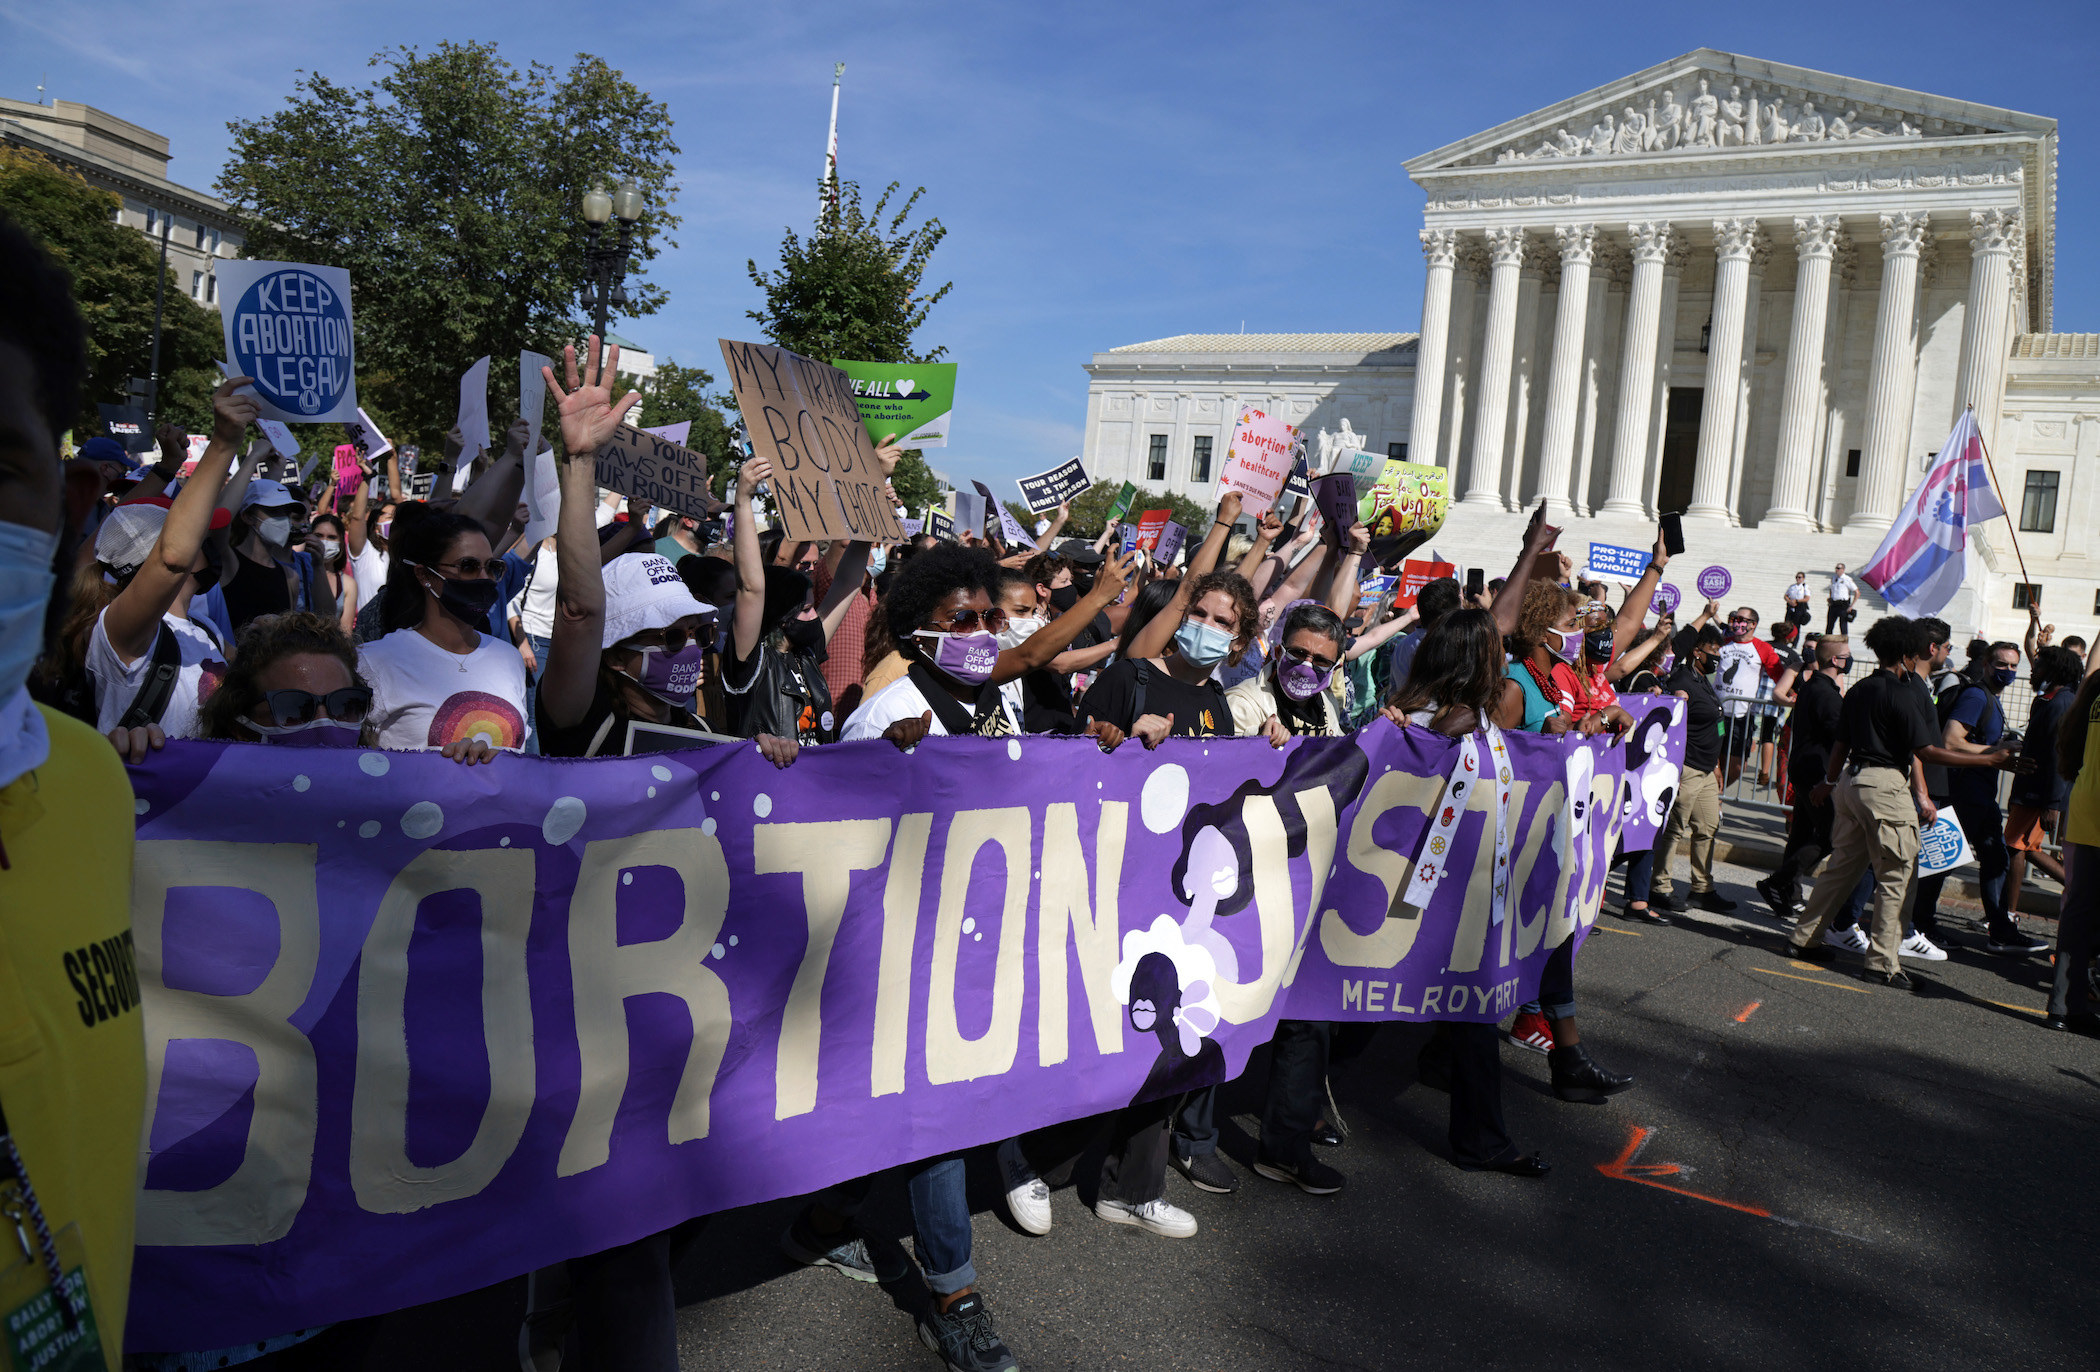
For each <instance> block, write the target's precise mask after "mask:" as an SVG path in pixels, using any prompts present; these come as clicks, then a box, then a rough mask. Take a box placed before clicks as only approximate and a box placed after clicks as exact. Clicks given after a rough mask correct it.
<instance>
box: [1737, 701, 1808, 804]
mask: <svg viewBox="0 0 2100 1372" xmlns="http://www.w3.org/2000/svg"><path fill="white" fill-rule="evenodd" d="M1793 714H1794V711H1793V707H1792V706H1788V705H1782V704H1780V703H1779V702H1778V701H1776V700H1773V699H1771V698H1770V697H1765V698H1763V699H1760V698H1759V697H1757V696H1751V695H1738V694H1735V693H1733V692H1727V693H1722V694H1721V783H1722V784H1721V799H1722V800H1723V801H1724V802H1725V803H1727V804H1729V805H1748V806H1753V807H1756V808H1759V809H1767V810H1784V809H1786V808H1787V806H1789V805H1791V804H1792V803H1793V802H1792V799H1791V797H1790V796H1789V794H1788V790H1787V783H1786V757H1787V748H1788V746H1789V745H1790V744H1791V742H1792V734H1791V731H1790V726H1791V723H1792V720H1793Z"/></svg>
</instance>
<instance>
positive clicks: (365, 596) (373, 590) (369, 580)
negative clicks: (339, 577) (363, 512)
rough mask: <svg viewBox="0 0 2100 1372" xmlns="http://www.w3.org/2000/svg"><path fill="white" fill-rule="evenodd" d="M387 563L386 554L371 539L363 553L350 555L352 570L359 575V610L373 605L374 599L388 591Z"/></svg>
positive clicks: (366, 541)
mask: <svg viewBox="0 0 2100 1372" xmlns="http://www.w3.org/2000/svg"><path fill="white" fill-rule="evenodd" d="M386 563H387V556H386V554H385V553H383V552H381V551H380V550H379V545H378V544H377V543H374V542H373V541H372V540H371V539H369V538H368V539H366V540H365V550H364V551H363V552H361V553H352V554H350V569H351V570H352V571H354V572H356V573H357V608H358V609H360V610H362V609H363V608H365V606H367V605H369V604H371V603H372V599H373V597H375V596H377V595H378V594H379V593H380V592H381V591H383V590H385V589H386Z"/></svg>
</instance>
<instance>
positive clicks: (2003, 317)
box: [1954, 209, 2024, 424]
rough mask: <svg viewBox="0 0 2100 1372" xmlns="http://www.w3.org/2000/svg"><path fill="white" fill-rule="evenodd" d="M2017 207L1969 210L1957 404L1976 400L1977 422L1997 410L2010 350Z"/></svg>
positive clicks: (2018, 220) (2020, 228) (2019, 225)
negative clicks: (1965, 288)
mask: <svg viewBox="0 0 2100 1372" xmlns="http://www.w3.org/2000/svg"><path fill="white" fill-rule="evenodd" d="M2023 231H2024V230H2023V225H2022V222H2021V218H2020V211H2019V210H2018V209H2010V210H1970V211H1969V299H1968V303H1967V304H1966V305H1965V306H1964V307H1963V310H1962V324H1961V375H1960V377H1959V378H1958V379H1957V381H1956V384H1955V388H1954V404H1955V407H1956V415H1957V417H1959V414H1960V407H1961V406H1964V405H1974V406H1975V407H1976V417H1977V422H1978V423H1979V424H1981V423H1982V421H1983V419H1984V417H1985V416H1987V415H1993V414H1995V413H1996V411H1997V401H1998V384H1999V381H2000V380H2001V378H2003V377H2004V375H2005V362H2006V358H2007V356H2008V355H2009V354H2010V351H2011V350H2010V347H2009V345H2008V342H2007V339H2006V334H2007V332H2008V331H2009V330H2010V328H2011V325H2012V273H2013V250H2014V248H2015V247H2016V246H2018V244H2019V242H2020V237H2021V234H2022V232H2023Z"/></svg>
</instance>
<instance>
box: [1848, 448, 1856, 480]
mask: <svg viewBox="0 0 2100 1372" xmlns="http://www.w3.org/2000/svg"><path fill="white" fill-rule="evenodd" d="M1845 475H1846V476H1858V475H1859V449H1857V448H1854V449H1852V450H1851V451H1850V452H1847V453H1846V454H1845Z"/></svg>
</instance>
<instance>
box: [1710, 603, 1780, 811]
mask: <svg viewBox="0 0 2100 1372" xmlns="http://www.w3.org/2000/svg"><path fill="white" fill-rule="evenodd" d="M1757 625H1758V618H1757V611H1755V610H1753V609H1751V608H1750V607H1749V606H1748V605H1739V606H1737V607H1736V608H1735V609H1733V610H1731V611H1729V614H1728V624H1727V628H1726V630H1725V633H1726V635H1727V641H1726V642H1725V643H1723V644H1722V645H1721V655H1720V658H1719V662H1718V666H1717V668H1716V676H1715V678H1714V690H1715V691H1716V692H1717V693H1718V694H1719V695H1720V697H1721V713H1722V715H1723V716H1724V717H1725V718H1726V719H1727V721H1728V722H1727V723H1726V724H1725V725H1723V726H1722V727H1723V728H1724V729H1726V730H1727V738H1726V743H1727V747H1726V754H1727V758H1726V760H1727V764H1728V774H1727V780H1726V782H1724V783H1723V784H1724V785H1728V784H1733V783H1734V781H1735V779H1736V778H1737V777H1739V776H1741V775H1742V772H1743V765H1744V763H1745V762H1747V761H1748V760H1749V757H1750V753H1751V750H1752V749H1754V748H1759V747H1764V752H1765V756H1764V758H1763V765H1762V766H1760V768H1759V769H1758V770H1759V772H1760V773H1761V774H1764V775H1767V776H1769V775H1770V772H1771V760H1770V757H1769V752H1770V749H1769V747H1768V746H1766V745H1769V744H1770V742H1771V739H1770V738H1769V737H1768V731H1767V729H1766V726H1765V725H1764V723H1763V721H1764V719H1765V718H1766V716H1765V710H1766V709H1767V708H1768V707H1765V706H1761V705H1758V704H1756V702H1757V701H1761V700H1770V699H1771V698H1772V697H1773V695H1774V694H1775V693H1776V694H1781V695H1785V694H1788V693H1790V692H1791V691H1792V690H1793V685H1794V676H1795V673H1794V670H1793V669H1792V668H1791V667H1789V666H1788V664H1787V660H1786V658H1785V657H1783V656H1781V654H1780V652H1779V649H1778V646H1777V645H1775V644H1772V643H1767V642H1765V641H1764V640H1763V639H1761V638H1759V637H1758V636H1757Z"/></svg>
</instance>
